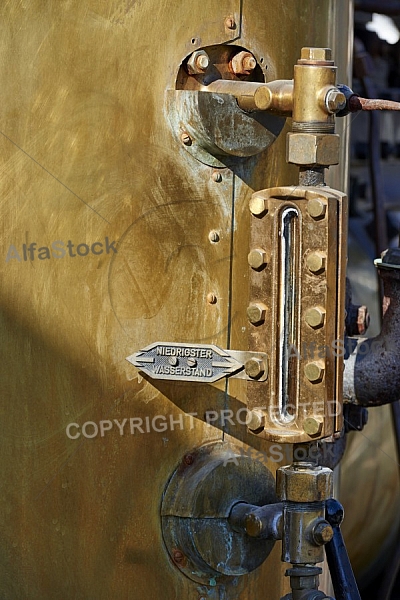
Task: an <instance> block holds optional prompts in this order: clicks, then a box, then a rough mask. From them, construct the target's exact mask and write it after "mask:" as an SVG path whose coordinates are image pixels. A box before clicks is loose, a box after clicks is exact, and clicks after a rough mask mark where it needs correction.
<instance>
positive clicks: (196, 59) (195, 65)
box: [187, 50, 210, 75]
mask: <svg viewBox="0 0 400 600" xmlns="http://www.w3.org/2000/svg"><path fill="white" fill-rule="evenodd" d="M209 64H210V59H209V57H208V54H207V52H205V51H204V50H196V52H193V54H192V55H191V57H190V58H189V60H188V62H187V70H188V73H189V74H190V75H201V74H202V73H204V72H205V71H206V70H207V69H208V66H209Z"/></svg>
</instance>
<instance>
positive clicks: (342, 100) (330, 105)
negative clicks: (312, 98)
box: [325, 88, 346, 114]
mask: <svg viewBox="0 0 400 600" xmlns="http://www.w3.org/2000/svg"><path fill="white" fill-rule="evenodd" d="M325 106H326V108H327V110H328V111H329V112H330V113H331V114H335V113H337V112H339V111H340V110H342V109H343V108H345V106H346V96H345V95H344V94H343V93H342V92H340V91H339V90H338V89H337V88H332V89H330V90H329V91H328V93H327V94H326V96H325Z"/></svg>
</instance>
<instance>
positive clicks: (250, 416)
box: [246, 410, 265, 431]
mask: <svg viewBox="0 0 400 600" xmlns="http://www.w3.org/2000/svg"><path fill="white" fill-rule="evenodd" d="M246 425H247V427H248V428H249V429H250V431H258V429H262V428H264V425H265V415H264V413H262V412H261V411H260V410H248V411H247V414H246Z"/></svg>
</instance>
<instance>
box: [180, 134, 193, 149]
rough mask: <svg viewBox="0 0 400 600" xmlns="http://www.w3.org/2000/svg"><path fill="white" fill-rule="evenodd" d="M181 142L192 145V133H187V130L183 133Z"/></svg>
mask: <svg viewBox="0 0 400 600" xmlns="http://www.w3.org/2000/svg"><path fill="white" fill-rule="evenodd" d="M181 142H182V144H185V146H191V145H192V138H191V137H190V135H189V134H188V133H186V131H185V132H184V133H182V135H181Z"/></svg>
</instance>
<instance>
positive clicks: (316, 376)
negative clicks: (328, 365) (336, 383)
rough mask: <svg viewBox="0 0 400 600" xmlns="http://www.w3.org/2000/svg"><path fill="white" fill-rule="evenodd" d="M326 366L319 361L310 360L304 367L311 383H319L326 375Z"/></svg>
mask: <svg viewBox="0 0 400 600" xmlns="http://www.w3.org/2000/svg"><path fill="white" fill-rule="evenodd" d="M324 371H325V369H324V367H323V366H322V364H321V363H319V362H310V363H308V364H307V365H306V366H305V367H304V375H305V376H306V377H307V379H308V380H309V381H311V383H319V382H320V381H322V378H323V376H324Z"/></svg>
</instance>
